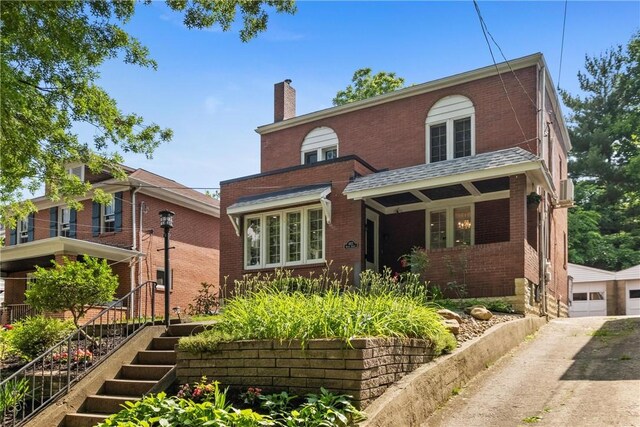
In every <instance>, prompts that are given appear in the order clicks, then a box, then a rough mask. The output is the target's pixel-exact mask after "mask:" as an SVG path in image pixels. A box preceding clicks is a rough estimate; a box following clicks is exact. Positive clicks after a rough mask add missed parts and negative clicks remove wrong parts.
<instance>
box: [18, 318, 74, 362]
mask: <svg viewBox="0 0 640 427" xmlns="http://www.w3.org/2000/svg"><path fill="white" fill-rule="evenodd" d="M74 329H75V328H74V325H73V323H72V322H71V321H64V322H63V321H61V320H58V319H51V318H47V317H44V316H42V315H40V316H34V317H27V318H26V319H24V320H22V321H20V322H17V323H15V325H14V329H13V331H12V334H11V345H12V346H13V347H15V348H16V349H17V350H18V351H19V352H20V354H22V355H23V356H24V357H26V358H27V359H29V360H31V359H34V358H36V357H37V356H38V355H39V354H41V353H42V352H44V351H45V350H46V349H48V348H49V347H51V346H52V345H54V344H55V343H57V342H58V341H60V340H61V339H62V338H64V337H65V336H66V335H67V334H69V333H70V332H71V331H73V330H74Z"/></svg>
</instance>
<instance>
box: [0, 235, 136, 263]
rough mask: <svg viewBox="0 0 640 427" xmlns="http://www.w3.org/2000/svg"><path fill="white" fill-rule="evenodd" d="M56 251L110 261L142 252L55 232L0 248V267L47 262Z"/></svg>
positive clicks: (134, 255)
mask: <svg viewBox="0 0 640 427" xmlns="http://www.w3.org/2000/svg"><path fill="white" fill-rule="evenodd" d="M56 254H76V255H89V256H93V257H97V258H104V259H108V260H112V261H124V260H127V259H129V258H133V257H136V256H142V252H138V251H132V250H130V249H124V248H119V247H115V246H109V245H104V244H102V243H96V242H88V241H86V240H78V239H72V238H69V237H61V236H58V237H51V238H49V239H42V240H35V241H33V242H27V243H21V244H19V245H12V246H5V247H2V248H0V259H1V260H2V261H1V262H0V270H1V271H2V272H12V271H22V270H30V269H33V267H34V265H41V266H48V265H50V260H51V259H53V257H54V256H55V255H56Z"/></svg>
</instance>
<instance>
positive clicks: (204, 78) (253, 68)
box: [81, 1, 640, 191]
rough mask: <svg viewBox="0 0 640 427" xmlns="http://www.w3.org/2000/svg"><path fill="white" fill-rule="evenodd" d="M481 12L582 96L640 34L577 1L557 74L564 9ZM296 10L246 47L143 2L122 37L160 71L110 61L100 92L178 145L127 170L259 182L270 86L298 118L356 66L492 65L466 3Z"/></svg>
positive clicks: (628, 16)
mask: <svg viewBox="0 0 640 427" xmlns="http://www.w3.org/2000/svg"><path fill="white" fill-rule="evenodd" d="M479 6H480V10H481V13H482V16H483V18H484V20H485V23H486V24H487V26H488V29H489V31H490V32H491V34H492V35H493V37H494V38H495V40H496V42H497V43H498V44H499V46H500V47H501V48H502V51H503V52H504V54H505V56H506V57H507V59H515V58H518V57H522V56H526V55H529V54H532V53H535V52H542V53H543V54H544V56H545V59H546V61H547V64H548V66H549V69H550V72H551V75H552V78H553V80H554V83H555V84H556V85H557V84H559V86H560V87H561V88H563V89H565V90H568V91H569V92H571V93H579V86H578V81H577V73H578V71H579V70H581V69H583V65H584V59H585V54H588V55H599V54H600V53H601V52H603V51H604V50H606V49H608V48H610V47H612V46H615V45H618V44H622V45H624V44H626V43H627V42H628V41H629V39H630V38H631V36H632V34H633V33H634V32H636V31H638V29H639V28H640V2H638V1H629V2H613V1H607V2H597V1H593V2H577V1H569V2H568V3H567V4H566V6H567V14H566V27H565V39H564V52H563V55H562V70H561V72H560V59H561V46H562V43H561V42H562V32H563V18H564V10H565V2H564V1H544V2H538V1H519V2H503V1H491V2H489V1H480V2H479ZM297 7H298V11H297V13H296V14H295V15H288V14H285V15H282V14H276V13H275V12H273V11H272V10H271V11H270V12H271V13H270V17H269V24H268V29H267V31H266V32H263V33H261V34H259V35H258V37H257V38H255V39H253V40H251V41H250V42H248V43H243V42H241V41H240V38H239V36H238V32H237V29H238V28H237V26H236V27H235V28H234V29H233V30H232V31H230V32H222V31H220V30H219V29H218V28H212V29H208V30H190V29H187V28H186V27H185V26H184V25H183V24H182V17H181V15H180V14H178V13H174V12H172V11H170V10H169V9H168V8H167V7H166V6H165V4H164V2H153V3H151V4H150V5H146V6H145V5H142V4H138V7H137V11H136V14H135V16H134V18H133V19H132V20H131V21H130V22H129V23H127V24H126V26H125V29H126V30H127V31H128V32H129V33H130V34H132V35H133V36H135V37H137V38H138V39H139V40H140V41H141V42H142V43H143V44H144V45H146V46H147V47H148V48H149V49H150V52H151V56H152V57H153V58H154V59H156V60H157V62H158V64H159V66H158V70H157V71H153V70H150V69H144V68H139V67H136V66H132V65H127V64H124V63H122V62H121V61H118V60H112V61H109V62H108V63H105V64H104V66H103V67H102V68H101V70H100V72H101V77H100V84H101V85H102V86H103V87H104V88H105V89H106V90H107V91H108V92H109V93H110V94H111V95H112V96H113V97H114V98H115V99H116V100H117V101H118V105H119V106H120V108H121V109H122V110H123V111H124V112H135V113H138V114H140V115H142V116H143V117H144V118H145V120H146V121H147V122H155V123H158V124H159V125H161V126H162V127H169V128H171V129H173V131H174V137H173V140H172V141H171V142H169V143H165V144H163V145H161V146H160V147H158V148H157V149H156V151H155V153H154V157H153V159H152V160H148V159H146V158H145V157H144V156H141V155H126V156H125V163H126V164H127V165H128V166H131V167H141V168H144V169H147V170H149V171H151V172H154V173H157V174H159V175H163V176H165V177H167V178H170V179H174V180H176V181H177V182H180V183H182V184H184V185H187V186H189V187H194V188H200V189H202V191H204V189H205V188H209V189H215V188H217V187H219V182H220V181H221V180H226V179H231V178H236V177H240V176H245V175H251V174H255V173H259V172H260V137H259V135H258V134H257V133H256V132H255V129H256V128H257V127H258V126H260V125H264V124H268V123H272V122H273V85H274V83H277V82H281V81H283V80H284V79H291V80H292V81H293V82H292V86H293V87H295V89H296V92H297V114H298V115H301V114H305V113H310V112H313V111H317V110H320V109H324V108H327V107H331V105H332V104H331V100H332V99H333V97H334V96H335V95H336V92H337V91H339V90H341V89H344V88H345V87H346V86H347V85H348V84H349V83H350V82H351V77H352V75H353V72H354V71H355V70H357V69H359V68H364V67H369V68H372V70H373V72H374V73H376V72H379V71H387V72H395V73H396V74H397V75H398V76H401V77H404V78H405V81H406V83H407V84H414V83H415V84H417V83H424V82H427V81H430V80H434V79H438V78H441V77H446V76H448V75H451V74H456V73H461V72H465V71H469V70H472V69H476V68H481V67H484V66H488V65H491V64H492V59H491V56H490V53H489V50H488V47H487V44H486V42H485V39H484V36H483V34H482V31H481V28H480V24H479V21H478V16H477V14H476V11H475V8H474V6H473V3H472V2H470V1H456V2H426V1H423V2H419V1H412V2H397V1H396V2H365V1H360V2H334V1H318V2H311V1H299V2H298V3H297ZM495 50H496V49H495V46H494V51H495ZM498 55H499V54H498ZM496 59H497V60H498V59H499V62H501V61H502V59H501V57H499V56H498V57H497V58H496ZM565 113H566V111H565ZM81 136H85V137H87V136H91V135H87V134H84V135H83V134H82V131H81Z"/></svg>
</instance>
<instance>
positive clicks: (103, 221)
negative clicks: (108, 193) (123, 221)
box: [100, 195, 116, 233]
mask: <svg viewBox="0 0 640 427" xmlns="http://www.w3.org/2000/svg"><path fill="white" fill-rule="evenodd" d="M107 206H113V213H112V214H110V216H112V218H111V219H110V220H109V221H107ZM107 223H113V230H111V231H107ZM115 228H116V199H115V195H114V196H113V198H112V199H111V202H110V203H109V204H101V205H100V232H101V233H111V232H113V231H115Z"/></svg>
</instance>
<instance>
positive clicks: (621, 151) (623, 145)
mask: <svg viewBox="0 0 640 427" xmlns="http://www.w3.org/2000/svg"><path fill="white" fill-rule="evenodd" d="M639 64H640V33H636V34H635V35H634V36H633V37H632V39H631V41H630V42H629V44H628V45H627V47H626V49H623V48H622V46H618V47H616V48H614V49H610V50H607V51H606V52H604V53H603V54H602V55H600V56H598V57H590V56H586V59H585V72H584V73H583V72H580V73H578V81H579V83H580V88H581V89H582V91H584V92H585V96H584V97H581V96H577V95H576V96H574V95H571V94H569V93H567V92H564V91H561V95H562V98H563V100H564V103H565V105H567V107H569V108H570V109H571V114H570V116H569V124H570V129H569V131H570V135H571V142H572V145H573V150H572V152H571V155H570V158H569V172H570V175H571V177H572V178H573V179H574V180H575V181H576V204H577V205H578V208H577V209H572V210H570V211H569V259H570V261H571V262H576V263H581V264H585V265H589V266H592V267H597V268H604V269H610V270H619V269H623V268H627V267H630V266H632V265H635V264H638V263H640V140H639V131H640V65H639Z"/></svg>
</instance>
